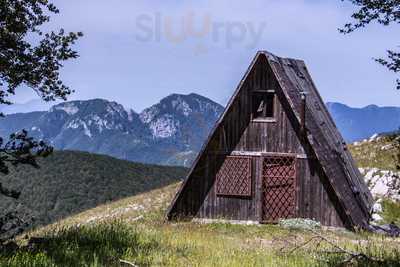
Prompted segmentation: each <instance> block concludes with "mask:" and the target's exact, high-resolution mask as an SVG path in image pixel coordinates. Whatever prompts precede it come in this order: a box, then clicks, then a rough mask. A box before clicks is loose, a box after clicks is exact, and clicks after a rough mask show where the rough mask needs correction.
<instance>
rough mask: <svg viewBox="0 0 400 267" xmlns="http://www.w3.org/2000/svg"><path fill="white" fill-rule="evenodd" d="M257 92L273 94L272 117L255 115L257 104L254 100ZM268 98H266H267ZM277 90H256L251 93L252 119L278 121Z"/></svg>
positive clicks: (256, 120) (255, 120)
mask: <svg viewBox="0 0 400 267" xmlns="http://www.w3.org/2000/svg"><path fill="white" fill-rule="evenodd" d="M255 94H272V95H273V100H272V101H273V102H272V103H273V107H272V108H273V109H272V117H255V112H254V110H255V105H256V103H255V102H254V99H255ZM265 99H266V98H265ZM276 104H277V100H276V91H275V90H254V91H252V94H251V121H253V122H276Z"/></svg>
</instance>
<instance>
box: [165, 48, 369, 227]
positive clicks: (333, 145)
mask: <svg viewBox="0 0 400 267" xmlns="http://www.w3.org/2000/svg"><path fill="white" fill-rule="evenodd" d="M263 62H264V63H266V64H267V66H269V68H270V69H271V70H272V73H273V76H274V77H275V79H276V81H277V82H278V85H279V86H278V87H279V89H280V90H279V91H280V94H281V95H283V97H282V98H283V99H284V100H285V101H286V102H287V106H288V107H290V108H289V110H288V111H287V112H291V113H292V114H291V115H293V116H292V117H294V118H295V119H296V120H297V124H298V125H300V124H301V123H302V122H301V116H300V114H301V112H302V109H305V113H306V116H305V122H304V125H305V129H306V134H305V142H306V143H307V144H308V147H309V148H310V151H311V153H313V155H314V157H315V158H316V159H317V160H318V162H319V164H320V166H321V168H322V170H323V172H324V174H325V178H326V180H327V181H326V182H327V183H328V184H329V186H330V187H331V189H332V191H333V193H334V195H335V197H336V199H337V201H338V203H339V205H340V206H341V209H342V211H343V213H344V214H345V215H346V216H347V222H346V224H347V225H350V226H353V227H364V228H366V227H367V226H368V223H369V219H370V211H371V208H372V204H373V198H372V195H371V193H370V191H369V189H368V187H367V186H366V184H365V182H364V180H363V177H362V176H361V174H360V172H359V170H358V168H357V166H356V164H355V162H354V160H353V158H352V155H351V154H350V152H349V151H348V149H347V147H346V144H345V141H344V139H343V137H342V136H341V134H340V133H339V131H338V129H337V127H336V125H335V123H334V121H333V119H332V117H331V116H330V114H329V112H328V110H327V108H326V106H325V104H324V102H323V100H322V98H321V96H320V94H319V93H318V91H317V89H316V87H315V84H314V82H313V80H312V78H311V76H310V74H309V72H308V70H307V67H306V65H305V63H304V61H302V60H298V59H291V58H281V57H278V56H276V55H274V54H272V53H270V52H268V51H258V52H257V54H256V56H255V57H254V59H253V60H252V63H251V64H250V66H249V68H248V70H247V71H246V73H245V75H244V77H243V79H242V80H241V81H240V83H239V85H238V87H237V89H236V90H235V92H234V94H233V96H232V98H231V99H230V101H229V102H228V104H227V106H226V108H225V111H224V112H223V114H222V115H221V117H220V119H219V120H218V122H217V124H216V126H215V127H214V129H213V131H212V133H211V134H210V136H209V138H208V140H207V142H206V143H205V144H204V146H203V148H202V150H201V152H200V153H199V155H198V157H197V159H196V161H195V162H194V164H193V167H192V169H191V171H190V173H189V176H188V178H187V179H186V180H185V181H184V183H183V184H182V187H181V188H180V190H179V191H178V193H177V195H176V197H175V199H174V201H173V203H172V205H171V207H170V209H169V211H168V217H171V213H172V212H173V210H174V207H175V206H176V204H177V201H178V200H179V197H180V195H181V194H182V192H183V191H184V190H185V187H186V186H187V184H188V180H190V179H194V178H193V177H194V175H192V174H193V172H194V171H195V170H196V166H197V165H198V164H199V161H200V160H201V159H202V156H203V153H205V151H206V150H207V148H208V146H209V143H210V141H211V140H212V138H213V137H214V135H216V132H217V130H218V128H219V126H220V124H221V123H222V122H223V120H224V118H225V116H226V115H227V113H228V112H229V110H230V108H231V106H232V105H233V102H234V101H235V99H236V98H237V97H238V95H239V93H240V91H241V90H242V87H243V86H244V83H245V82H246V79H247V78H248V76H249V74H250V73H251V72H252V70H253V69H254V68H256V67H257V65H258V64H263ZM266 71H267V70H266ZM304 94H305V95H306V100H305V106H304V104H303V103H304V100H302V95H304Z"/></svg>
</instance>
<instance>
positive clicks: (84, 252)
mask: <svg viewBox="0 0 400 267" xmlns="http://www.w3.org/2000/svg"><path fill="white" fill-rule="evenodd" d="M177 186H178V184H175V185H171V186H167V187H165V188H162V189H157V190H153V191H151V192H147V193H144V194H140V195H137V196H134V197H130V198H126V199H123V200H120V201H116V202H113V203H110V204H106V205H102V206H99V207H97V208H94V209H92V210H88V211H85V212H83V213H80V214H78V215H76V216H73V217H70V218H67V219H65V220H62V221H59V222H58V223H56V224H53V225H50V226H47V227H46V228H42V229H39V230H36V231H34V232H31V233H29V234H28V236H27V237H24V238H21V239H19V243H20V244H21V245H24V244H27V240H28V239H29V238H30V237H40V238H44V239H41V243H40V244H39V245H36V246H32V245H30V246H28V247H26V249H23V250H21V251H20V252H18V253H11V254H7V253H0V266H18V267H24V266H133V265H129V264H124V263H122V262H121V260H123V261H128V262H130V263H131V264H135V265H136V266H304V267H305V266H327V267H328V266H338V265H337V264H338V262H342V261H344V260H346V259H347V255H344V254H341V253H334V251H335V250H337V249H336V248H335V247H334V245H332V244H329V243H328V242H325V241H321V240H320V239H318V238H316V233H317V234H319V235H321V236H323V237H324V238H327V239H328V240H331V241H332V242H333V244H337V245H339V246H341V247H344V248H346V249H349V250H354V251H359V252H363V253H365V254H366V255H370V256H374V257H375V256H376V257H379V258H381V259H384V261H382V262H379V263H375V264H372V265H367V263H366V262H365V260H363V258H360V259H358V260H357V261H354V262H353V263H354V264H346V265H343V266H380V267H383V266H399V263H400V252H399V250H398V247H399V246H400V240H399V239H391V238H385V237H381V236H375V235H370V234H366V233H360V234H354V233H350V232H347V231H343V230H329V229H324V230H315V232H310V231H306V230H289V229H282V228H280V227H278V226H277V225H252V226H244V225H228V224H222V223H213V224H199V223H184V222H180V223H169V222H165V221H164V214H165V210H166V207H167V206H168V204H169V203H170V201H171V198H172V197H173V195H174V193H175V191H176V190H177ZM355 262H358V263H355Z"/></svg>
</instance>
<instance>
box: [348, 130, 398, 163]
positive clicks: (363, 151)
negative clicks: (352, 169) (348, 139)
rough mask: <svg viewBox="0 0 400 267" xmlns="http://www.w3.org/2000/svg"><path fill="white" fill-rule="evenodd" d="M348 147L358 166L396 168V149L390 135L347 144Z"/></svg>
mask: <svg viewBox="0 0 400 267" xmlns="http://www.w3.org/2000/svg"><path fill="white" fill-rule="evenodd" d="M349 149H350V151H351V153H352V154H353V157H354V159H355V160H356V162H357V164H358V167H360V168H378V169H381V170H391V171H395V170H396V162H395V158H394V155H395V153H396V149H395V148H394V147H393V145H392V141H391V139H390V137H378V138H374V139H371V140H364V141H362V142H356V143H353V144H351V145H349Z"/></svg>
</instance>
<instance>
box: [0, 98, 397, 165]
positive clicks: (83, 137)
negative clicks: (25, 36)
mask: <svg viewBox="0 0 400 267" xmlns="http://www.w3.org/2000/svg"><path fill="white" fill-rule="evenodd" d="M327 107H328V109H329V111H330V112H331V114H332V116H333V118H334V120H335V122H336V124H337V126H338V128H339V130H340V131H341V132H342V134H343V135H344V137H345V139H346V140H347V141H348V142H353V141H355V140H360V139H364V138H368V137H370V136H371V135H373V134H375V133H381V132H388V131H393V130H396V129H398V126H400V108H396V107H378V106H373V105H371V106H367V107H365V108H351V107H348V106H346V105H343V104H340V103H327ZM222 112H223V106H221V105H220V104H218V103H216V102H214V101H212V100H210V99H208V98H206V97H203V96H200V95H197V94H189V95H180V94H172V95H169V96H167V97H166V98H164V99H162V100H161V101H160V102H159V103H157V104H155V105H153V106H151V107H149V108H146V109H144V110H143V111H142V112H140V113H136V112H135V111H133V110H126V109H125V108H124V107H123V106H122V105H120V104H118V103H116V102H111V101H107V100H103V99H93V100H86V101H70V102H63V103H60V104H57V105H54V106H52V107H51V108H50V109H49V110H48V111H34V112H28V113H16V114H9V115H7V116H5V117H4V118H2V119H0V136H8V135H9V134H10V133H12V132H16V131H19V130H21V129H26V130H28V131H29V132H30V134H31V135H32V136H34V137H36V138H39V139H44V140H46V141H48V142H50V143H51V144H52V145H53V146H54V147H55V148H56V149H59V150H80V151H87V152H92V153H97V154H106V155H109V156H113V157H116V158H119V159H125V160H130V161H137V162H144V163H153V164H162V165H183V166H189V165H190V164H191V162H192V161H193V159H194V158H195V156H196V154H197V153H198V151H199V150H200V148H201V146H202V144H203V142H204V141H205V139H206V138H207V136H208V134H209V132H210V130H211V129H212V127H213V126H214V124H215V122H216V121H217V119H218V118H219V116H220V114H221V113H222Z"/></svg>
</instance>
